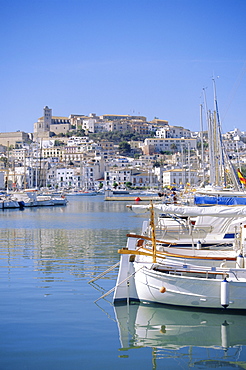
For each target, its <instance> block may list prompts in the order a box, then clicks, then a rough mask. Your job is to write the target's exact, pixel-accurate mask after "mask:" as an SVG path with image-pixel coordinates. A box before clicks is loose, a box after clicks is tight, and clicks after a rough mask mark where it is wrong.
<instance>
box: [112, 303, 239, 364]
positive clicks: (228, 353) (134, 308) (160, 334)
mask: <svg viewBox="0 0 246 370" xmlns="http://www.w3.org/2000/svg"><path fill="white" fill-rule="evenodd" d="M114 309H115V316H116V321H117V324H118V328H119V337H120V343H121V347H122V348H121V349H122V350H130V349H133V348H139V347H152V348H153V350H154V353H153V355H154V357H155V360H158V359H159V360H160V359H164V358H171V357H172V358H173V357H175V358H179V357H182V360H184V361H185V353H187V357H186V361H188V362H189V366H190V365H191V363H192V364H193V365H195V364H196V365H199V364H200V365H207V366H209V367H210V366H212V367H221V366H222V367H223V366H232V367H235V365H237V366H236V367H237V368H245V366H242V367H241V366H240V365H241V364H243V362H242V361H243V360H242V359H241V360H240V357H241V356H242V355H243V354H244V357H245V353H244V352H245V351H243V347H244V346H245V345H246V329H245V328H246V316H244V315H240V314H239V315H233V314H231V313H228V312H226V311H225V310H223V311H221V313H218V311H217V313H213V312H211V311H209V312H208V311H197V310H196V311H195V310H188V309H186V310H185V309H184V310H180V309H176V308H175V307H173V308H166V306H162V305H157V304H138V303H134V304H128V305H127V304H124V305H123V304H121V305H120V304H117V305H115V306H114ZM185 349H187V352H186V351H185ZM210 349H211V351H212V352H211V351H210V353H208V350H210ZM245 349H246V348H245ZM170 351H171V353H170ZM175 351H176V353H174V352H175ZM244 365H245V362H244Z"/></svg>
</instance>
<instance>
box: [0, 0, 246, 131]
mask: <svg viewBox="0 0 246 370" xmlns="http://www.w3.org/2000/svg"><path fill="white" fill-rule="evenodd" d="M0 6H1V23H0V31H1V32H0V35H1V36H0V40H1V48H0V65H1V85H0V86H1V90H0V102H1V103H0V131H1V132H11V131H17V130H21V131H25V132H33V124H34V123H35V122H36V121H37V119H38V118H39V117H41V116H42V115H43V108H44V106H46V105H47V106H49V108H51V109H52V113H53V115H54V116H66V117H68V116H69V115H70V114H83V115H89V114H90V113H96V114H97V115H103V114H130V115H142V116H146V117H147V120H148V121H151V120H152V119H154V117H158V118H160V119H164V120H167V121H168V122H169V124H170V125H178V126H183V127H185V128H188V129H190V130H192V131H199V130H200V105H201V104H203V103H204V98H203V89H204V91H205V92H206V98H207V106H208V108H209V109H211V110H213V86H212V78H215V80H216V89H217V98H218V104H219V112H220V118H221V122H222V132H227V131H230V130H233V129H234V128H235V127H237V128H239V129H240V130H242V131H246V102H245V100H246V99H245V98H246V27H245V19H246V1H245V0H168V1H167V0H148V1H146V0H141V1H140V0H135V1H134V0H8V1H3V0H0ZM218 76H219V78H218ZM204 127H206V124H205V115H204Z"/></svg>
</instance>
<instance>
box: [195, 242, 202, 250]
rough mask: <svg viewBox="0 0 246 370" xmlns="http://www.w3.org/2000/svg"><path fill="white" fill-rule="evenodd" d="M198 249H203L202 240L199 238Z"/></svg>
mask: <svg viewBox="0 0 246 370" xmlns="http://www.w3.org/2000/svg"><path fill="white" fill-rule="evenodd" d="M196 249H202V244H201V242H200V240H198V242H197V245H196Z"/></svg>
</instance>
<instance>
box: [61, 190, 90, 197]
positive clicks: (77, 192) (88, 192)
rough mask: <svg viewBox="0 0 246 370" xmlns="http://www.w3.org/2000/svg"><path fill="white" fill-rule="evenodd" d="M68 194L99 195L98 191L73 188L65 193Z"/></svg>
mask: <svg viewBox="0 0 246 370" xmlns="http://www.w3.org/2000/svg"><path fill="white" fill-rule="evenodd" d="M65 195H66V196H87V197H88V196H95V195H97V192H96V191H92V190H88V191H84V190H71V191H68V192H66V193H65Z"/></svg>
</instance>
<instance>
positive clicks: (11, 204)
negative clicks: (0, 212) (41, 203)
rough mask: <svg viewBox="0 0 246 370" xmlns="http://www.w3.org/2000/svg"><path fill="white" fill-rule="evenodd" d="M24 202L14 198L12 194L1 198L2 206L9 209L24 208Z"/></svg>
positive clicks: (0, 204) (0, 205)
mask: <svg viewBox="0 0 246 370" xmlns="http://www.w3.org/2000/svg"><path fill="white" fill-rule="evenodd" d="M22 207H23V204H21V202H18V201H17V200H14V199H12V198H11V197H10V196H6V197H2V198H1V199H0V208H1V209H9V208H22Z"/></svg>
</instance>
